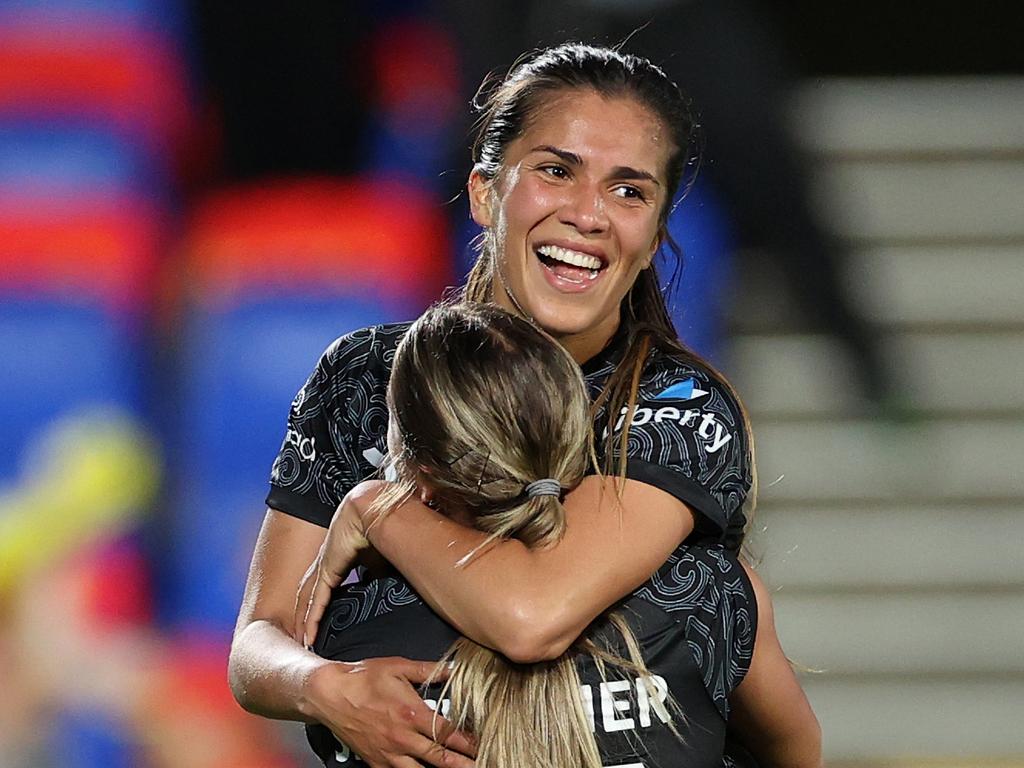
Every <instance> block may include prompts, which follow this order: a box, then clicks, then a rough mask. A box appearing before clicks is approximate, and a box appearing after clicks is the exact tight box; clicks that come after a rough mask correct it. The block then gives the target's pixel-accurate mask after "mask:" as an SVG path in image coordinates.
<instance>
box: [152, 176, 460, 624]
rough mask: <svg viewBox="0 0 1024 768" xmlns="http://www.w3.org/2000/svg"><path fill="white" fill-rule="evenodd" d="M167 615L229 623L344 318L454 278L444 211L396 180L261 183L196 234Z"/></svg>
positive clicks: (190, 245) (403, 301) (394, 313)
mask: <svg viewBox="0 0 1024 768" xmlns="http://www.w3.org/2000/svg"><path fill="white" fill-rule="evenodd" d="M185 251H186V264H187V266H186V269H187V272H188V274H189V288H190V290H191V291H192V292H191V294H190V295H189V296H188V297H187V306H186V309H185V317H184V319H183V325H182V329H183V330H182V337H181V347H182V359H181V377H182V383H181V387H180V396H181V398H182V400H181V403H180V413H181V418H180V421H179V422H178V425H177V427H178V434H177V435H176V436H175V445H174V448H173V457H174V458H173V463H174V474H175V476H176V477H178V478H179V479H180V482H179V483H178V487H177V488H176V489H175V492H174V498H173V499H172V502H171V505H172V507H173V509H174V520H173V523H172V525H173V528H174V530H173V534H172V538H173V545H172V547H173V550H172V555H171V559H172V569H173V576H172V583H171V584H169V585H168V586H169V589H168V592H167V605H168V608H169V610H170V616H169V619H170V621H171V622H172V623H173V624H175V625H179V626H187V627H190V628H193V629H202V630H205V631H212V632H214V633H219V634H220V635H221V636H223V637H227V636H228V634H229V633H230V631H231V629H232V628H233V626H234V622H235V618H236V615H237V612H238V605H239V601H240V599H241V591H242V586H243V583H244V577H245V572H246V569H247V567H248V560H249V556H250V554H251V552H252V545H253V542H254V540H255V535H256V531H257V530H258V527H259V524H260V522H261V521H262V515H261V514H260V499H261V498H262V497H263V496H264V495H265V493H266V488H267V480H268V477H269V472H270V466H271V464H272V462H273V459H274V456H275V455H276V453H277V450H278V448H279V447H280V444H281V439H282V437H283V435H284V430H285V419H286V417H287V413H288V407H289V403H290V402H291V400H292V398H293V397H294V396H295V393H296V392H297V391H298V389H299V387H301V386H302V384H303V382H304V381H305V380H306V377H307V376H308V375H309V374H310V372H311V371H312V369H313V365H314V363H315V362H316V360H317V358H318V357H319V355H320V353H321V352H322V351H323V350H324V349H325V348H326V347H327V345H328V344H329V343H330V342H331V341H332V340H333V339H334V338H336V337H337V336H339V335H341V334H342V333H345V332H348V331H351V330H354V329H356V328H359V327H363V326H366V325H372V324H375V323H378V322H384V321H390V320H404V319H411V318H413V317H415V316H416V315H417V314H418V313H419V312H420V311H421V310H422V309H423V308H424V307H425V306H426V305H427V304H429V303H430V302H431V301H432V300H434V299H436V298H437V297H438V296H439V295H440V294H441V291H442V289H443V288H444V286H445V285H447V284H448V282H449V279H450V267H449V258H448V252H447V238H446V235H445V223H444V220H443V218H442V212H441V209H440V207H439V206H437V205H436V203H435V202H434V200H433V198H431V197H429V196H427V195H425V194H423V193H422V192H420V191H419V190H418V189H417V188H415V187H412V186H408V185H405V184H401V183H398V182H372V181H370V180H367V179H351V180H342V181H328V180H307V181H281V182H277V183H262V184H260V185H258V186H252V187H242V188H237V189H230V190H226V191H223V192H221V193H219V194H217V195H215V196H214V197H212V198H210V199H209V200H207V201H206V203H205V204H202V205H200V206H199V207H198V208H197V209H196V212H195V215H194V218H193V220H192V223H191V226H190V229H189V233H188V234H187V236H186V240H185Z"/></svg>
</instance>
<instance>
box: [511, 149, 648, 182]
mask: <svg viewBox="0 0 1024 768" xmlns="http://www.w3.org/2000/svg"><path fill="white" fill-rule="evenodd" d="M531 151H532V152H550V153H551V154H552V155H554V156H555V157H557V158H558V159H559V160H561V161H562V162H564V163H565V164H566V165H576V166H579V165H583V159H582V158H581V157H580V156H579V155H577V154H576V153H575V152H570V151H569V150H567V149H559V148H558V147H553V146H551V145H550V144H541V145H540V146H537V147H534V148H533V149H532V150H531ZM610 177H611V178H613V179H630V180H635V181H649V182H651V183H652V184H656V185H657V186H659V187H660V186H661V182H660V181H658V178H657V177H656V176H655V175H654V174H653V173H650V172H648V171H641V170H638V169H636V168H630V167H629V166H628V165H619V166H616V167H615V168H613V169H612V172H611V174H610Z"/></svg>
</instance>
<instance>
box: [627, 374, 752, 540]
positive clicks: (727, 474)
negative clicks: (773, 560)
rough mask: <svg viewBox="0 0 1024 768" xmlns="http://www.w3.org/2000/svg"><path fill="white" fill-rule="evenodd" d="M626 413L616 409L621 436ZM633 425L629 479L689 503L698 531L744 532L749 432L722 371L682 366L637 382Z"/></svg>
mask: <svg viewBox="0 0 1024 768" xmlns="http://www.w3.org/2000/svg"><path fill="white" fill-rule="evenodd" d="M626 416H627V412H626V409H623V411H622V412H620V413H619V414H617V417H616V423H615V425H614V429H615V432H616V435H619V434H621V431H622V430H623V429H624V428H625V424H624V422H625V421H626ZM628 429H629V431H628V441H627V444H626V459H627V463H626V476H627V477H629V478H631V479H633V480H638V481H640V482H644V483H647V484H649V485H653V486H655V487H657V488H660V489H662V490H664V491H666V492H667V493H669V494H671V495H672V496H675V497H676V498H677V499H679V500H680V501H682V502H683V503H684V504H686V505H687V506H689V507H690V508H691V509H692V510H693V511H694V512H695V513H696V516H697V520H696V530H697V531H698V532H699V533H703V534H709V535H712V536H715V537H716V538H719V539H721V540H726V541H728V540H729V539H730V538H736V537H737V536H740V537H741V536H742V530H743V526H744V524H745V522H746V520H745V518H744V516H743V512H742V508H743V503H744V501H745V500H746V498H747V495H748V494H749V492H750V486H751V461H750V444H749V437H748V435H747V432H746V427H745V423H744V418H743V415H742V412H741V410H740V407H739V404H738V403H737V402H736V400H735V398H734V397H733V396H732V393H731V392H730V391H729V389H728V388H727V387H726V385H725V384H724V383H723V382H722V381H721V380H720V379H719V378H718V377H717V376H715V375H714V374H712V373H710V372H708V371H704V370H701V369H698V368H680V367H678V366H677V367H675V368H674V369H669V370H663V371H662V372H660V373H655V374H654V375H653V376H652V377H651V378H650V379H648V380H647V381H645V382H644V383H643V385H642V386H641V388H640V391H639V393H638V397H637V404H636V409H635V410H634V412H633V415H632V418H631V419H630V423H629V427H628Z"/></svg>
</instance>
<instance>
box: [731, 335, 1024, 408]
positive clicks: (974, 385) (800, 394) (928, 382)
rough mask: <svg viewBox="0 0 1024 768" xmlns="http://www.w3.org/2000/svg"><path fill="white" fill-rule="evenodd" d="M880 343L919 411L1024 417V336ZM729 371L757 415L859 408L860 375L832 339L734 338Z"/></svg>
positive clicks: (898, 338) (903, 338)
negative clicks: (858, 387)
mask: <svg viewBox="0 0 1024 768" xmlns="http://www.w3.org/2000/svg"><path fill="white" fill-rule="evenodd" d="M879 344H880V346H881V348H882V350H883V352H884V354H885V357H886V359H888V360H889V364H890V365H891V366H892V370H893V372H894V374H897V375H898V376H899V377H900V379H901V381H902V385H903V387H904V389H905V392H904V395H905V397H906V399H907V400H908V405H909V406H910V407H911V408H913V409H915V410H925V411H937V412H943V411H946V412H952V413H960V414H962V413H997V412H1007V411H1020V412H1022V413H1024V329H1022V330H1021V331H1019V332H979V333H951V334H931V333H893V334H887V335H886V337H884V338H883V339H880V340H879ZM728 370H729V372H730V373H731V375H732V380H733V383H735V384H736V386H737V387H738V389H739V391H740V393H741V395H742V397H743V399H744V402H745V403H746V405H747V407H748V408H750V409H751V412H752V413H754V414H755V415H764V416H769V415H782V414H815V413H821V414H825V413H843V412H849V409H850V408H851V407H853V406H855V405H856V387H857V386H858V379H857V378H856V376H855V373H856V372H855V371H854V369H853V366H852V363H851V361H850V359H849V356H848V354H847V352H846V350H845V349H844V348H843V347H842V346H841V345H840V343H839V342H838V341H837V340H835V339H834V338H832V337H829V336H814V335H796V334H790V335H744V336H739V337H736V338H734V339H733V342H732V347H731V349H730V361H729V364H728Z"/></svg>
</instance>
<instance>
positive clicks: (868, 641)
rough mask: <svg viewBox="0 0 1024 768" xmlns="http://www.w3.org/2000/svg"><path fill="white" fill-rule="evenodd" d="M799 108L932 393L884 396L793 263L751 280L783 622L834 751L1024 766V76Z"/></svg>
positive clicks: (766, 484) (856, 287)
mask: <svg viewBox="0 0 1024 768" xmlns="http://www.w3.org/2000/svg"><path fill="white" fill-rule="evenodd" d="M794 114H795V121H794V122H795V128H796V131H797V135H798V136H799V138H800V141H801V142H802V143H803V145H804V146H805V147H806V148H807V149H808V150H809V152H810V153H811V155H812V156H813V157H814V159H815V191H816V199H817V200H819V201H820V202H821V213H822V215H823V216H824V220H825V221H826V222H827V223H828V226H829V227H830V228H831V229H832V230H833V231H834V232H835V233H836V234H838V235H840V236H841V237H842V238H843V239H844V240H845V241H846V242H847V243H848V244H849V246H850V249H851V252H852V259H851V260H850V263H849V265H848V267H849V268H848V273H847V274H846V275H845V278H846V281H847V283H848V288H849V290H850V291H851V292H852V295H853V296H854V297H855V298H856V300H857V302H858V304H859V306H860V307H861V308H862V310H863V312H864V313H865V315H866V316H867V317H868V318H869V320H870V321H871V322H872V324H873V325H874V327H875V328H876V329H877V331H878V334H879V339H880V343H881V344H882V346H883V349H884V350H885V352H886V354H887V356H888V357H889V359H890V360H891V361H892V364H893V365H894V366H898V369H899V370H900V371H901V373H902V377H903V379H904V380H905V383H906V389H907V398H908V400H909V402H908V408H907V410H908V413H907V414H906V415H905V417H904V418H902V419H899V420H897V421H892V420H887V419H884V418H880V417H878V416H873V415H872V414H870V413H868V414H865V413H864V411H863V408H858V407H857V406H858V403H857V394H856V392H855V391H854V390H853V389H852V386H853V385H852V383H851V382H855V381H856V378H855V377H854V376H853V375H852V373H853V372H852V370H851V364H850V361H849V360H848V359H847V358H846V357H845V354H844V351H843V350H842V349H841V348H840V347H839V346H838V345H837V344H836V343H835V342H834V341H833V340H832V339H831V338H829V337H826V336H820V335H809V334H807V333H806V331H801V330H800V328H799V326H798V324H796V323H794V322H793V318H791V317H789V316H788V314H787V311H785V310H782V311H778V310H777V309H773V308H772V301H771V297H774V296H776V295H778V294H779V292H780V291H783V292H784V288H783V287H781V286H779V285H778V279H777V277H776V276H775V275H774V274H773V273H772V271H771V269H770V268H767V267H766V268H764V269H762V270H759V272H758V274H757V275H755V276H753V277H751V278H750V279H749V280H748V282H747V283H746V284H745V285H744V286H742V292H741V294H740V295H742V296H743V300H742V302H741V306H739V307H737V309H736V311H735V315H736V318H735V325H736V327H737V328H738V329H739V334H738V336H737V337H736V340H735V343H734V345H733V349H732V356H731V359H730V361H729V364H728V365H727V366H726V368H727V370H729V371H730V372H731V374H732V377H733V380H734V382H735V383H736V385H737V387H738V388H739V390H740V392H742V393H743V394H744V396H745V399H746V402H747V405H748V407H749V408H750V410H751V413H752V420H753V424H754V430H755V434H756V437H757V446H758V470H759V478H760V483H761V489H760V505H759V508H758V512H757V515H756V517H755V520H754V526H753V531H754V532H753V534H752V539H751V540H752V544H753V551H754V553H755V554H756V555H758V556H760V558H761V559H762V565H761V571H762V573H763V574H764V575H765V578H766V580H767V581H768V583H769V585H770V586H771V587H772V588H773V590H774V596H775V603H776V618H777V624H778V630H779V633H780V636H781V637H782V640H783V643H784V645H785V648H786V650H787V652H788V654H789V656H790V657H791V658H792V659H793V660H794V661H796V662H798V663H799V664H801V665H804V666H806V667H808V668H811V669H814V670H820V671H817V672H807V673H804V674H803V676H802V680H803V683H804V686H805V688H806V690H807V692H808V695H809V696H810V698H811V701H812V703H813V704H814V707H815V710H816V712H817V714H818V717H819V719H820V720H821V723H822V727H823V731H824V736H825V755H826V760H827V761H828V763H829V764H830V765H857V766H883V765H884V766H890V765H899V766H908V765H909V766H922V765H929V766H934V765H942V766H952V765H957V766H961V765H963V766H981V765H985V766H994V765H998V766H1024V79H1020V78H1016V79H1014V78H988V79H944V80H938V79H903V80H892V79H889V80H835V81H824V82H822V81H816V82H814V83H811V84H808V85H807V86H806V87H805V88H804V89H803V90H802V92H801V94H800V97H799V99H798V100H797V105H796V109H795V111H794ZM765 261H766V260H765ZM851 414H856V415H851ZM780 478H781V479H780Z"/></svg>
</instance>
